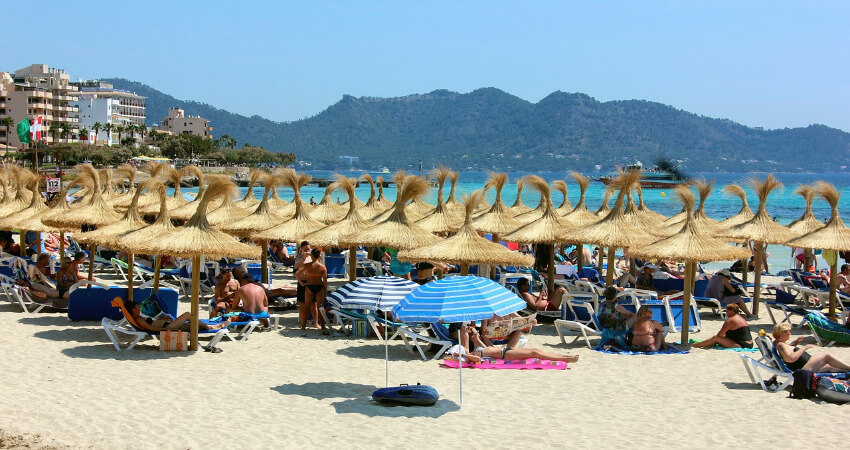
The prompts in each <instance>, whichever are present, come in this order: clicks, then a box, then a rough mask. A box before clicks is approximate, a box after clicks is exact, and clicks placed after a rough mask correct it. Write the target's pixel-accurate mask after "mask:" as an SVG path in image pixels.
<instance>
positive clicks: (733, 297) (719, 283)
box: [705, 269, 750, 317]
mask: <svg viewBox="0 0 850 450" xmlns="http://www.w3.org/2000/svg"><path fill="white" fill-rule="evenodd" d="M731 279H732V273H731V272H729V269H723V270H721V271H719V272H717V273H716V274H714V275H713V276H712V277H711V279H710V280H708V286H707V287H706V288H705V296H706V297H709V298H716V299H717V300H719V301H720V304H721V305H723V306H726V305H730V304H736V305H738V308H739V309H740V310H741V311H742V312H743V313H744V315H745V316H747V317H750V310H748V309H747V305H746V303H744V298H743V297H742V296H741V292H740V291H739V290H738V289H737V288H736V287H734V286H732V283H731V281H730V280H731Z"/></svg>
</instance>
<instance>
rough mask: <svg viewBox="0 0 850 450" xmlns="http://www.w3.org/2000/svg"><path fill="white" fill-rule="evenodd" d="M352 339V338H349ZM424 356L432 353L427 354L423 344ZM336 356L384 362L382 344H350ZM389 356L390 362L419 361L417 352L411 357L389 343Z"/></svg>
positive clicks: (399, 347)
mask: <svg viewBox="0 0 850 450" xmlns="http://www.w3.org/2000/svg"><path fill="white" fill-rule="evenodd" d="M349 339H352V338H349ZM424 345H425V346H426V348H425V354H426V355H429V356H432V355H433V353H431V352H429V351H428V349H427V346H428V344H424ZM336 352H337V354H339V355H342V356H347V357H349V358H357V359H377V360H381V361H383V360H384V352H385V350H384V345H383V344H377V343H376V344H360V343H358V342H356V341H355V342H354V343H352V345H351V346H349V347H345V348H341V349H339V350H337V351H336ZM389 354H390V361H392V360H409V359H413V358H415V359H419V352H417V353H416V354H415V355H411V354H410V353H409V352H407V351H405V350H404V348H403V347H402V346H400V345H395V344H393V343H392V342H390V345H389Z"/></svg>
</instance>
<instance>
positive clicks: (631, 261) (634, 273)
mask: <svg viewBox="0 0 850 450" xmlns="http://www.w3.org/2000/svg"><path fill="white" fill-rule="evenodd" d="M623 252H625V249H624V250H623ZM629 273H630V274H631V275H632V276H637V263H636V262H635V259H634V258H632V255H629Z"/></svg>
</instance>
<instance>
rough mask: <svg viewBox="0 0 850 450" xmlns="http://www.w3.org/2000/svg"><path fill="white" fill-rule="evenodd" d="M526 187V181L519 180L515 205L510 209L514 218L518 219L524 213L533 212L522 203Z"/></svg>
mask: <svg viewBox="0 0 850 450" xmlns="http://www.w3.org/2000/svg"><path fill="white" fill-rule="evenodd" d="M524 187H525V181H523V179H522V178H520V179H519V180H517V182H516V200H514V204H513V205H511V208H510V210H511V214H513V215H514V217H516V216H518V215H520V214H522V213H527V212H529V211H531V208H529V207H528V206H525V203H523V202H522V189H523V188H524Z"/></svg>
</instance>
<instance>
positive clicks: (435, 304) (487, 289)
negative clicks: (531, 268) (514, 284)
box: [393, 276, 526, 323]
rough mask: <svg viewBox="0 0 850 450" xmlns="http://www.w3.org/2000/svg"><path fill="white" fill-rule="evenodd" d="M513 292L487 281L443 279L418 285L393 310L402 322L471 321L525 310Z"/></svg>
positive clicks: (479, 279)
mask: <svg viewBox="0 0 850 450" xmlns="http://www.w3.org/2000/svg"><path fill="white" fill-rule="evenodd" d="M525 306H526V304H525V301H523V300H522V299H521V298H519V297H518V296H517V295H516V294H515V293H513V292H511V291H509V290H508V289H506V288H505V287H504V286H502V285H500V284H499V283H496V282H495V281H491V280H489V279H487V278H481V277H476V276H460V277H449V278H443V279H442V280H437V281H432V282H430V283H427V284H424V285H422V286H419V288H418V289H416V290H414V291H413V292H411V293H410V294H408V295H407V296H406V297H404V299H403V300H402V301H400V302H399V303H398V305H396V306H395V307H393V314H395V316H396V317H397V318H398V319H399V320H401V321H402V322H424V323H434V322H437V320H442V321H443V322H445V323H458V322H473V321H476V320H484V319H489V318H491V317H493V315H494V314H495V315H497V316H505V315H508V314H510V313H513V312H517V311H519V310H521V309H523V308H525Z"/></svg>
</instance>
